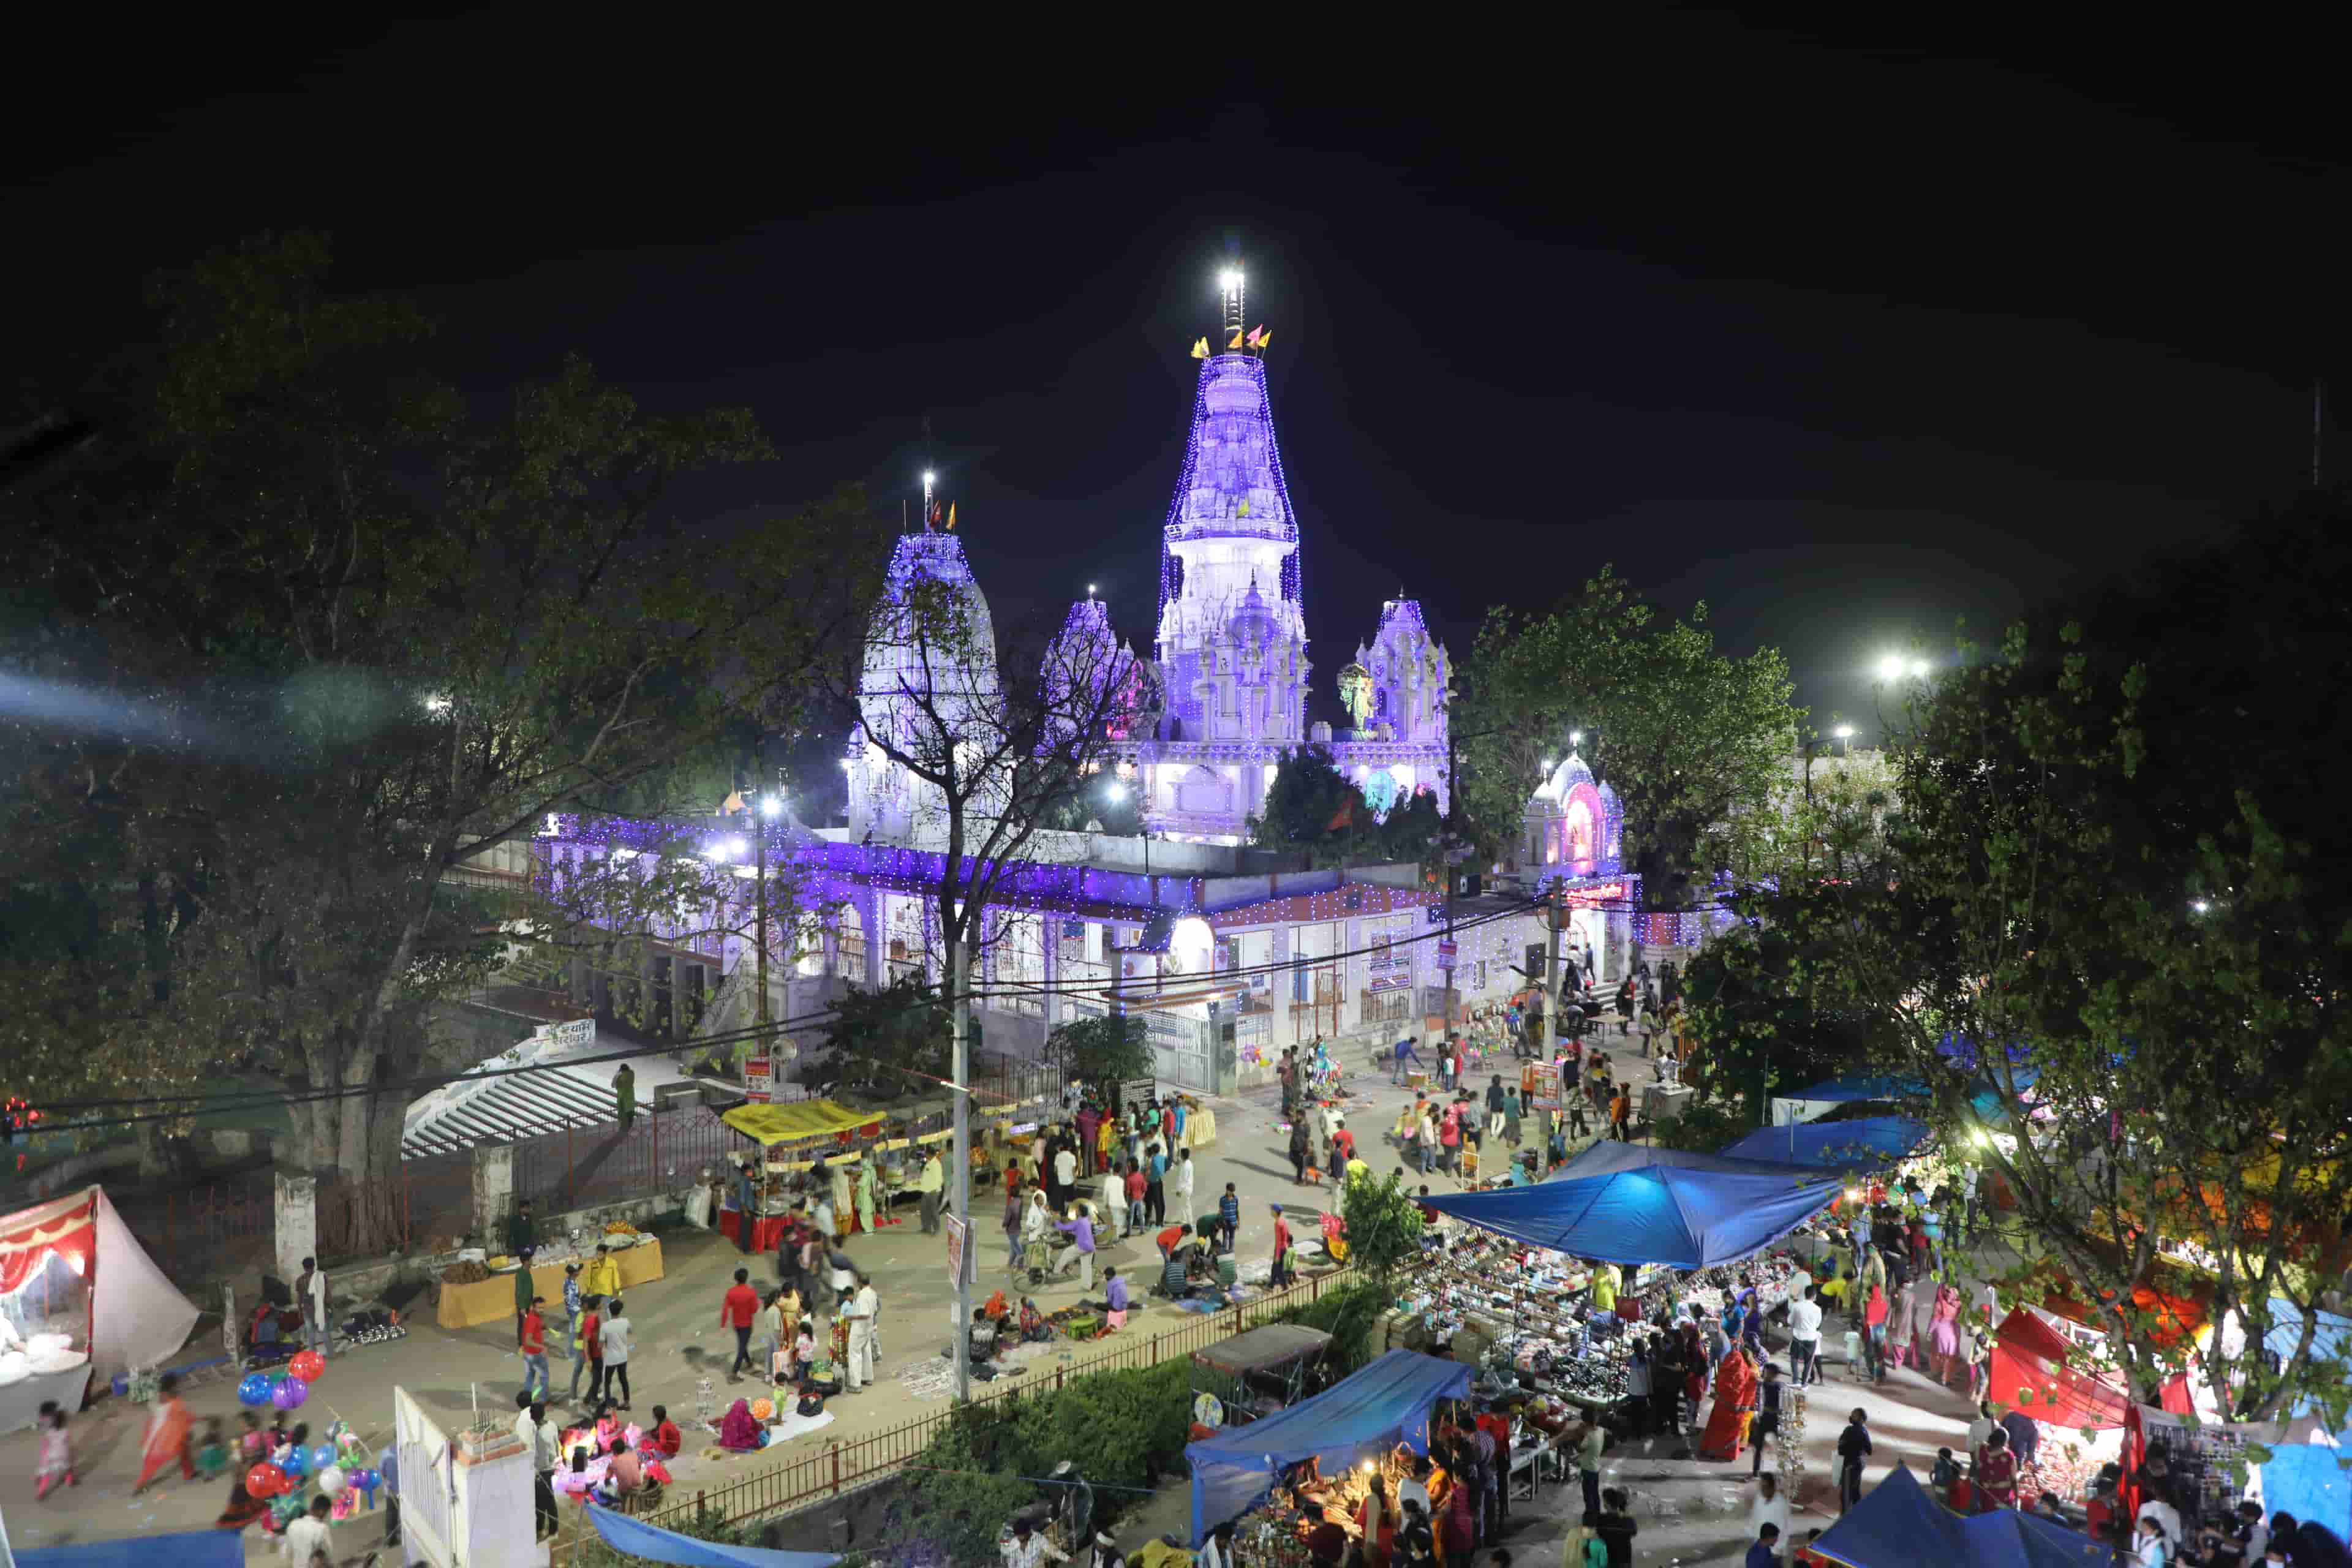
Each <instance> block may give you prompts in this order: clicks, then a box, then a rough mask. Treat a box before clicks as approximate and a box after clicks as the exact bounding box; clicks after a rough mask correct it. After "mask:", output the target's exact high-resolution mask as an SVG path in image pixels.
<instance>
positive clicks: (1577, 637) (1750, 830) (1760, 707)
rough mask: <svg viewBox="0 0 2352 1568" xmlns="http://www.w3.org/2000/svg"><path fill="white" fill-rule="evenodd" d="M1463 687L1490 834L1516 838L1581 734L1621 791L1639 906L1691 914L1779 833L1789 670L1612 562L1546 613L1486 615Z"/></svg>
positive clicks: (1463, 731) (1790, 738)
mask: <svg viewBox="0 0 2352 1568" xmlns="http://www.w3.org/2000/svg"><path fill="white" fill-rule="evenodd" d="M1462 685H1463V694H1462V696H1461V697H1460V698H1458V699H1457V700H1456V701H1455V704H1454V723H1455V724H1456V725H1457V726H1458V727H1459V734H1460V736H1461V739H1460V741H1459V742H1458V744H1459V745H1460V747H1461V749H1462V751H1463V752H1464V766H1463V768H1462V773H1463V775H1464V776H1463V781H1462V783H1463V790H1464V796H1463V805H1464V807H1465V810H1466V811H1467V812H1468V813H1469V815H1470V816H1471V817H1472V818H1473V819H1474V820H1475V821H1477V822H1479V823H1480V824H1481V825H1482V828H1481V831H1482V832H1483V833H1484V834H1485V835H1486V836H1487V837H1490V838H1494V839H1496V840H1499V841H1511V840H1516V839H1517V837H1518V833H1519V826H1518V824H1519V821H1520V818H1521V816H1522V815H1523V814H1524V812H1525V810H1526V806H1527V801H1528V796H1530V795H1533V794H1534V793H1535V791H1536V788H1537V787H1538V785H1539V784H1542V783H1543V782H1544V774H1545V769H1544V764H1545V763H1547V762H1549V763H1557V762H1558V761H1559V759H1560V758H1561V757H1563V756H1565V755H1566V754H1567V752H1568V748H1569V746H1570V734H1571V732H1575V731H1581V733H1582V735H1583V740H1582V742H1580V747H1581V754H1582V756H1583V757H1584V759H1585V761H1586V762H1587V763H1589V764H1590V765H1591V769H1592V773H1593V777H1594V778H1595V779H1597V780H1599V781H1600V782H1601V783H1604V784H1609V785H1610V786H1611V787H1612V788H1613V789H1614V790H1615V791H1616V792H1617V798H1618V801H1619V803H1620V805H1621V806H1622V809H1623V812H1624V832H1625V845H1624V856H1625V859H1626V862H1627V864H1628V865H1629V866H1630V867H1631V868H1633V870H1634V871H1636V872H1638V873H1639V874H1640V876H1641V879H1642V901H1643V908H1645V909H1652V910H1679V909H1686V908H1688V907H1690V906H1691V905H1692V904H1693V903H1694V902H1696V901H1697V900H1698V899H1699V897H1700V896H1701V895H1702V894H1703V893H1704V891H1705V890H1706V888H1707V887H1708V886H1709V885H1710V884H1711V883H1712V881H1713V879H1714V878H1715V877H1716V875H1717V872H1719V871H1722V870H1725V869H1727V868H1734V867H1738V866H1744V865H1745V864H1746V863H1747V861H1748V859H1749V858H1751V857H1752V855H1753V853H1754V850H1755V847H1756V846H1757V842H1758V839H1759V836H1760V835H1764V834H1767V833H1769V831H1770V827H1769V824H1770V820H1771V817H1770V813H1769V811H1768V810H1767V809H1766V807H1767V806H1768V805H1769V804H1770V803H1772V802H1773V801H1774V800H1775V799H1776V798H1777V797H1778V795H1779V793H1780V784H1781V781H1782V780H1783V779H1784V778H1785V777H1786V776H1787V772H1788V762H1789V758H1790V755H1791V753H1792V752H1793V750H1794V743H1795V732H1796V725H1797V722H1798V721H1799V719H1800V718H1801V714H1800V713H1799V712H1798V711H1797V710H1795V709H1793V708H1791V707H1790V702H1789V694H1790V679H1789V670H1788V665H1787V662H1786V661H1785V660H1783V659H1782V658H1781V657H1780V654H1779V653H1778V652H1777V651H1775V650H1773V649H1771V648H1760V649H1759V650H1758V651H1756V652H1755V653H1753V654H1750V655H1748V657H1747V658H1731V657H1728V656H1727V655H1726V654H1724V653H1722V652H1721V651H1719V650H1718V649H1717V647H1716V646H1715V634H1714V633H1713V631H1711V630H1710V629H1709V628H1708V626H1707V624H1706V605H1698V606H1696V608H1694V609H1693V610H1692V612H1691V613H1690V615H1689V616H1686V617H1685V618H1683V619H1680V620H1675V619H1670V618H1667V617H1665V616H1663V615H1661V614H1660V613H1659V612H1658V611H1657V610H1656V609H1655V608H1654V606H1652V605H1648V604H1646V603H1644V602H1643V601H1642V600H1640V599H1639V598H1637V597H1636V596H1635V595H1634V594H1633V590H1632V588H1631V586H1630V585H1629V584H1626V583H1625V582H1624V581H1623V580H1622V578H1619V577H1617V576H1615V575H1614V574H1612V573H1611V572H1609V571H1608V570H1607V569H1605V568H1604V569H1603V570H1602V572H1601V575H1600V576H1599V577H1596V578H1594V579H1593V580H1592V581H1591V582H1589V583H1587V584H1585V585H1584V589H1583V591H1582V593H1581V594H1580V595H1577V596H1575V597H1573V598H1570V599H1569V600H1567V601H1565V602H1564V603H1562V604H1561V605H1559V606H1557V607H1555V608H1554V609H1552V610H1550V611H1548V612H1546V613H1543V614H1541V615H1531V614H1517V613H1514V612H1511V611H1508V610H1504V609H1499V608H1497V609H1495V610H1491V611H1489V612H1488V613H1487V617H1486V626H1484V627H1482V628H1481V629H1480V631H1479V634H1478V641H1477V645H1476V647H1475V648H1474V649H1473V650H1472V653H1471V657H1470V658H1469V660H1468V661H1467V664H1466V665H1465V669H1464V672H1463V678H1462Z"/></svg>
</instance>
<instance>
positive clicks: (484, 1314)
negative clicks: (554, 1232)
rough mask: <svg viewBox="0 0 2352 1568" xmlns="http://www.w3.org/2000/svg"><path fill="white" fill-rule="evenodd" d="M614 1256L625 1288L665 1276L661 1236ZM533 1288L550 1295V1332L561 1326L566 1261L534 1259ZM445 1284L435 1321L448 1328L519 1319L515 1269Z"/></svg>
mask: <svg viewBox="0 0 2352 1568" xmlns="http://www.w3.org/2000/svg"><path fill="white" fill-rule="evenodd" d="M592 1250H593V1244H592ZM611 1256H612V1258H613V1264H614V1268H615V1269H616V1270H617V1271H618V1273H619V1274H620V1277H621V1289H624V1290H625V1289H628V1288H629V1287H630V1286H632V1285H642V1284H644V1283H645V1282H646V1280H648V1279H660V1278H661V1277H662V1247H661V1243H660V1242H659V1241H645V1242H640V1243H639V1244H638V1245H636V1246H635V1247H622V1248H620V1249H619V1250H618V1251H616V1252H614V1253H613V1254H612V1255H611ZM530 1288H531V1293H532V1294H533V1295H536V1296H544V1297H546V1298H547V1304H548V1311H547V1314H546V1315H547V1316H548V1318H549V1319H550V1321H549V1324H548V1330H549V1332H550V1333H554V1332H556V1331H560V1330H561V1328H562V1319H563V1264H562V1263H561V1262H557V1263H538V1264H533V1265H532V1266H531V1270H530ZM440 1289H441V1296H440V1300H438V1301H436V1303H435V1304H434V1312H433V1321H435V1322H436V1323H437V1324H438V1325H440V1326H441V1327H442V1328H445V1329H470V1328H475V1327H477V1326H478V1325H480V1324H483V1323H495V1322H499V1321H507V1322H511V1321H514V1315H515V1281H514V1275H513V1274H512V1273H511V1272H509V1273H505V1274H493V1275H491V1276H490V1277H489V1278H488V1279H477V1280H475V1281H474V1282H473V1283H472V1284H470V1285H452V1284H450V1283H449V1282H448V1281H447V1280H446V1279H445V1280H443V1281H442V1282H441V1286H440Z"/></svg>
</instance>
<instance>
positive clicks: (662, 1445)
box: [645, 1405, 686, 1459]
mask: <svg viewBox="0 0 2352 1568" xmlns="http://www.w3.org/2000/svg"><path fill="white" fill-rule="evenodd" d="M685 1440H686V1439H685V1438H684V1437H683V1436H680V1435H679V1433H678V1429H677V1422H675V1421H672V1420H671V1419H670V1418H669V1406H667V1405H655V1406H654V1429H653V1430H652V1431H650V1432H648V1433H646V1447H645V1451H646V1453H647V1454H648V1455H658V1456H660V1457H661V1458H665V1459H675V1458H677V1450H678V1447H679V1446H680V1445H681V1444H682V1443H684V1442H685Z"/></svg>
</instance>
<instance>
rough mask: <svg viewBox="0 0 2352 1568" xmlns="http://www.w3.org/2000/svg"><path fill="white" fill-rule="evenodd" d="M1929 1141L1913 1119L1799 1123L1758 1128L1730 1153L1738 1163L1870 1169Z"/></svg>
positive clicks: (1922, 1125)
mask: <svg viewBox="0 0 2352 1568" xmlns="http://www.w3.org/2000/svg"><path fill="white" fill-rule="evenodd" d="M1925 1142H1927V1123H1926V1122H1924V1121H1918V1120H1916V1118H1913V1117H1909V1116H1863V1117H1857V1118H1855V1119H1854V1120H1853V1121H1801V1122H1796V1123H1793V1124H1791V1125H1790V1126H1787V1127H1759V1128H1758V1129H1757V1130H1756V1131H1753V1132H1750V1133H1749V1134H1748V1136H1747V1137H1745V1138H1742V1139H1741V1140H1740V1141H1739V1142H1737V1143H1734V1144H1733V1145H1732V1146H1731V1147H1730V1148H1728V1149H1726V1150H1725V1151H1724V1153H1725V1154H1726V1155H1727V1156H1729V1157H1730V1158H1733V1159H1739V1160H1771V1161H1777V1162H1779V1163H1783V1164H1792V1165H1823V1166H1829V1167H1832V1168H1833V1169H1837V1170H1845V1169H1848V1168H1852V1169H1856V1170H1869V1169H1872V1168H1874V1167H1875V1166H1879V1165H1889V1164H1893V1163H1895V1161H1897V1160H1901V1159H1904V1158H1906V1157H1907V1156H1909V1154H1910V1153H1911V1152H1912V1151H1913V1150H1915V1149H1916V1148H1918V1147H1919V1145H1920V1144H1922V1143H1925Z"/></svg>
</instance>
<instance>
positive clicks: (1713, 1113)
mask: <svg viewBox="0 0 2352 1568" xmlns="http://www.w3.org/2000/svg"><path fill="white" fill-rule="evenodd" d="M1755 1130H1756V1129H1755V1126H1754V1124H1753V1123H1751V1122H1750V1121H1748V1118H1747V1117H1746V1116H1745V1115H1743V1114H1741V1113H1740V1112H1739V1111H1738V1110H1736V1109H1734V1107H1733V1106H1729V1105H1725V1104H1722V1103H1721V1102H1719V1101H1716V1100H1703V1101H1700V1102H1698V1103H1696V1104H1694V1105H1689V1106H1686V1107H1685V1108H1684V1110H1683V1113H1682V1114H1681V1115H1680V1116H1677V1117H1675V1118H1674V1119H1673V1120H1672V1121H1662V1122H1660V1123H1658V1127H1657V1131H1656V1133H1655V1135H1654V1136H1655V1138H1656V1142H1657V1143H1658V1146H1659V1147H1660V1148H1663V1149H1680V1150H1684V1151H1685V1152H1692V1153H1698V1154H1713V1153H1715V1152H1718V1151H1719V1150H1722V1149H1724V1148H1726V1147H1727V1146H1729V1145H1730V1144H1732V1143H1735V1142H1738V1141H1739V1140H1740V1139H1742V1138H1744V1137H1746V1136H1747V1135H1748V1133H1750V1132H1752V1131H1755Z"/></svg>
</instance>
